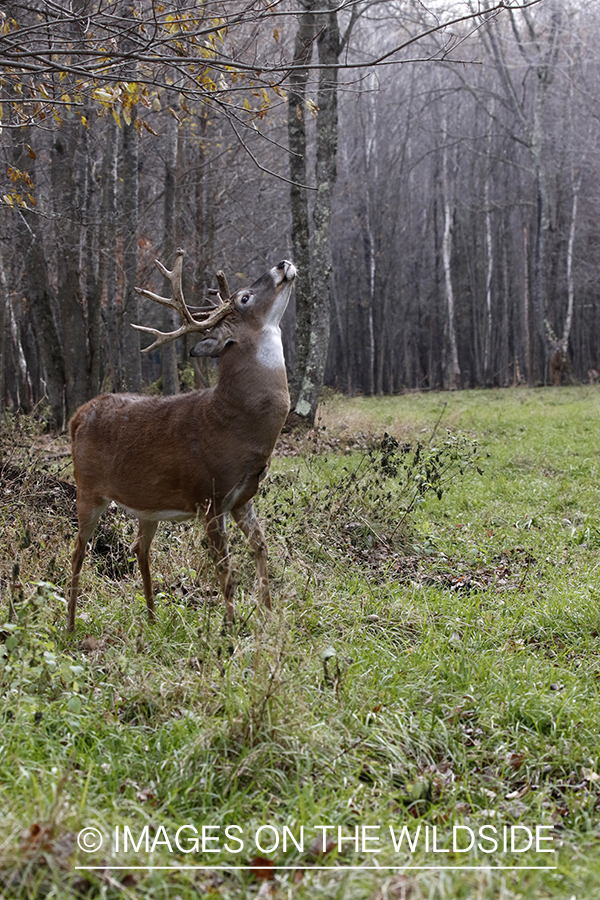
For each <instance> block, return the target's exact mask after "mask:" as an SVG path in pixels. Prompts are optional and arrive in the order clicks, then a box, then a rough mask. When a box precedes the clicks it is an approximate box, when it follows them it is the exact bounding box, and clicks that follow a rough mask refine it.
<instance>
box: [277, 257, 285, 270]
mask: <svg viewBox="0 0 600 900" xmlns="http://www.w3.org/2000/svg"><path fill="white" fill-rule="evenodd" d="M285 262H286V261H285V259H282V260H281V262H280V263H278V264H277V268H278V269H285Z"/></svg>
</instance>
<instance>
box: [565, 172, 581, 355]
mask: <svg viewBox="0 0 600 900" xmlns="http://www.w3.org/2000/svg"><path fill="white" fill-rule="evenodd" d="M580 188H581V173H578V174H577V175H575V177H574V178H573V205H572V207H571V226H570V228H569V243H568V246H567V314H566V316H565V324H564V327H563V333H562V340H561V342H560V343H561V351H562V354H563V356H564V357H566V356H567V353H568V350H569V338H570V336H571V326H572V324H573V309H574V305H575V285H574V282H573V247H574V246H575V225H576V223H577V204H578V201H579V190H580Z"/></svg>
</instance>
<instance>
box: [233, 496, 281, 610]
mask: <svg viewBox="0 0 600 900" xmlns="http://www.w3.org/2000/svg"><path fill="white" fill-rule="evenodd" d="M231 515H232V516H233V518H234V519H235V521H236V522H237V524H238V525H239V527H240V528H241V529H242V531H243V532H244V534H245V535H246V537H247V538H248V542H249V544H250V546H251V548H252V550H253V551H254V560H255V563H256V577H257V579H258V599H259V602H260V604H261V605H262V606H264V607H265V609H271V608H272V607H271V592H270V590H269V576H268V574H267V542H266V541H265V536H264V534H263V530H262V528H261V527H260V525H259V522H258V519H257V518H256V513H255V512H254V505H253V503H252V501H251V500H250V501H249V502H248V503H244V505H243V506H239V507H238V508H237V509H234V510H232V512H231Z"/></svg>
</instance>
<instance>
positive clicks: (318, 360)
mask: <svg viewBox="0 0 600 900" xmlns="http://www.w3.org/2000/svg"><path fill="white" fill-rule="evenodd" d="M327 5H328V8H329V12H328V13H327V15H326V18H325V22H324V24H323V26H322V29H321V31H320V33H319V37H318V41H317V47H318V51H319V65H320V66H321V68H320V70H319V92H318V107H319V114H318V117H317V163H316V182H317V197H316V201H315V208H314V211H313V229H314V230H313V253H312V263H311V273H312V279H311V281H312V285H311V321H310V337H309V342H308V355H307V358H306V366H305V367H304V372H303V375H302V384H301V387H300V392H299V394H298V398H297V400H296V405H295V407H294V412H295V413H296V415H297V416H299V417H300V418H301V419H302V420H303V421H304V422H305V423H306V424H310V425H312V424H314V421H315V416H316V412H317V404H318V402H319V393H320V390H321V386H322V384H323V376H324V373H325V362H326V360H327V349H328V346H329V330H330V305H331V284H330V281H331V271H332V268H333V264H332V256H331V243H330V222H331V207H332V203H333V191H334V187H335V182H336V177H337V167H336V154H337V138H338V110H337V80H338V74H337V69H335V68H326V67H327V66H335V65H336V64H337V61H338V56H339V52H340V40H339V30H338V21H337V12H336V9H337V6H336V4H335V2H334V0H327Z"/></svg>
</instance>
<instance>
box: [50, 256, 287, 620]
mask: <svg viewBox="0 0 600 900" xmlns="http://www.w3.org/2000/svg"><path fill="white" fill-rule="evenodd" d="M156 264H157V266H158V268H159V269H160V271H161V272H162V273H163V275H165V277H167V278H168V279H169V280H170V281H171V284H172V290H173V298H172V299H167V298H166V297H159V296H158V295H157V294H153V293H152V292H151V291H146V290H141V289H139V288H137V289H136V290H137V291H138V293H140V294H142V296H144V297H149V298H150V299H151V300H155V301H157V302H158V303H162V304H163V305H164V306H169V307H172V308H173V309H176V310H177V311H178V313H179V314H180V316H181V319H182V323H183V324H182V325H181V327H179V328H178V329H177V330H176V331H173V332H170V333H162V332H160V331H156V330H155V329H153V328H146V327H144V326H140V325H138V326H134V327H137V328H138V329H139V330H140V331H146V332H148V333H150V334H152V335H154V336H155V338H156V340H155V341H154V343H153V344H152V345H151V346H150V347H147V348H146V351H144V352H147V351H148V350H152V349H153V348H154V347H157V346H159V345H161V344H165V343H167V342H168V341H172V340H175V339H176V338H178V337H180V336H181V335H184V334H190V333H194V332H195V333H200V334H201V335H202V339H201V340H200V342H199V343H197V344H196V346H195V347H194V348H193V350H192V351H191V355H192V356H213V357H214V356H220V357H221V361H220V367H219V378H218V382H217V384H216V386H215V387H213V388H208V389H206V390H201V391H194V392H192V393H187V394H178V395H176V396H172V397H140V396H137V395H135V394H103V395H102V396H100V397H96V398H95V399H94V400H90V401H89V403H86V404H85V405H84V406H82V407H81V408H80V409H78V410H77V412H76V413H75V415H74V416H73V418H72V419H71V422H70V424H69V429H70V432H71V440H72V452H73V464H74V469H75V480H76V482H77V517H78V522H79V531H78V533H77V537H76V538H75V546H74V549H73V558H72V564H73V577H72V581H71V595H70V598H69V619H68V628H69V630H70V631H73V630H74V628H75V612H76V609H77V589H78V584H79V574H80V572H81V566H82V564H83V558H84V556H85V551H86V547H87V543H88V541H89V540H90V538H91V536H92V532H93V531H94V527H95V525H96V523H97V521H98V519H99V517H100V515H101V514H102V513H103V512H104V510H105V509H106V507H107V506H108V504H109V503H110V501H111V500H114V501H115V502H116V503H118V504H119V505H120V506H122V507H124V508H125V509H126V510H128V511H129V512H130V513H132V514H133V515H134V516H136V517H137V519H138V522H139V528H138V534H137V538H136V540H135V542H134V544H133V547H132V550H133V551H134V552H135V554H136V556H137V559H138V563H139V566H140V571H141V573H142V580H143V582H144V595H145V597H146V604H147V607H148V615H149V617H150V620H151V621H152V620H154V617H155V614H154V599H153V594H152V578H151V575H150V566H149V550H150V544H151V542H152V538H153V537H154V534H155V532H156V528H157V526H158V522H159V521H161V520H162V519H170V520H174V521H179V522H182V521H185V520H187V519H193V518H195V517H196V516H199V515H201V516H202V517H203V518H204V523H205V526H206V533H207V536H208V541H209V545H210V548H211V551H212V553H213V555H214V557H215V559H216V563H217V570H218V573H219V579H220V582H221V587H222V590H223V595H224V597H225V609H226V615H227V619H228V620H229V621H230V622H231V621H233V616H234V606H233V580H232V575H231V569H230V564H229V555H228V548H227V540H226V534H225V518H226V515H227V513H231V514H232V516H233V518H234V519H235V521H236V522H237V524H238V525H239V526H240V528H241V529H242V531H243V532H244V534H245V535H246V537H247V538H248V540H249V542H250V545H251V547H252V549H253V551H254V555H255V559H256V573H257V576H258V597H259V601H260V602H261V603H262V604H263V606H265V607H267V608H268V609H270V608H271V597H270V593H269V580H268V576H267V561H266V558H267V551H266V544H265V539H264V536H263V533H262V530H261V527H260V525H259V523H258V521H257V519H256V516H255V513H254V507H253V504H252V498H253V497H254V495H255V493H256V491H257V488H258V484H259V481H260V480H261V478H263V476H264V475H265V473H266V469H267V466H268V463H269V459H270V457H271V453H272V452H273V447H274V446H275V441H276V440H277V438H278V436H279V432H280V430H281V427H282V425H283V423H284V421H285V418H286V416H287V414H288V411H289V402H290V400H289V394H288V386H287V378H286V373H285V364H284V359H283V348H282V344H281V332H280V329H279V323H280V321H281V317H282V315H283V313H284V311H285V308H286V306H287V304H288V300H289V298H290V293H291V290H292V285H293V283H294V278H295V277H296V270H295V268H294V266H293V265H292V263H290V262H287V261H286V260H284V261H283V262H280V263H279V265H277V266H275V267H274V268H273V269H271V270H270V271H269V272H267V273H266V274H265V275H263V276H262V278H259V279H258V281H255V282H254V284H252V285H251V286H250V287H247V288H243V289H242V290H240V291H237V292H236V293H235V294H233V295H232V296H230V295H229V289H228V287H227V281H226V279H225V276H224V275H223V273H221V272H219V273H217V278H218V281H219V293H218V294H217V305H216V306H215V308H213V309H211V310H209V311H205V310H204V311H199V312H198V311H196V309H195V308H194V315H192V311H191V310H190V308H189V307H187V306H186V304H185V301H184V298H183V291H182V283H181V276H182V269H183V250H178V251H177V257H176V261H175V265H174V266H173V271H172V272H169V271H168V270H167V269H165V267H164V266H163V265H162V264H161V263H159V262H158V261H157V263H156Z"/></svg>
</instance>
